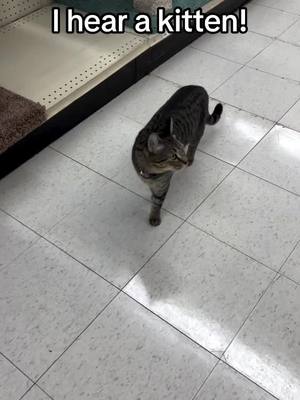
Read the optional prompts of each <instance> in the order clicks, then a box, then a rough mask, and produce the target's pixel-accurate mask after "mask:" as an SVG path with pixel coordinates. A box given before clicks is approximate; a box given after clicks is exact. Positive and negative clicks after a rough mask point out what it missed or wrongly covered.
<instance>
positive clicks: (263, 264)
mask: <svg viewBox="0 0 300 400" xmlns="http://www.w3.org/2000/svg"><path fill="white" fill-rule="evenodd" d="M186 223H187V224H189V225H191V226H192V227H193V228H195V229H197V230H199V231H201V232H203V233H205V234H206V235H208V236H210V237H211V238H213V239H215V240H217V241H218V242H220V243H222V244H224V245H225V246H227V247H230V248H231V249H232V250H234V251H237V252H238V253H240V254H242V255H243V256H245V257H247V258H249V259H250V260H252V261H255V262H256V263H257V264H260V265H262V266H263V267H265V268H267V269H268V270H269V271H272V272H274V273H278V271H277V270H276V269H274V268H272V267H270V266H269V265H267V264H265V263H263V262H262V261H259V260H257V259H256V258H254V257H252V256H250V255H249V254H247V253H244V252H243V251H242V250H240V249H238V248H237V247H234V246H233V245H232V244H230V243H227V242H225V241H224V240H222V239H220V238H217V237H216V236H214V235H213V234H212V233H210V232H208V231H206V230H205V229H203V228H200V227H199V226H197V225H195V224H194V223H193V222H190V221H186Z"/></svg>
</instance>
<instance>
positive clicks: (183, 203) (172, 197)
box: [115, 152, 232, 218]
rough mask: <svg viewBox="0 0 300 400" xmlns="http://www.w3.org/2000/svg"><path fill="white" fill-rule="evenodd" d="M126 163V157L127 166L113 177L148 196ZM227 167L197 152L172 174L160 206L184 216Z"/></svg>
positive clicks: (146, 188)
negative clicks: (184, 166)
mask: <svg viewBox="0 0 300 400" xmlns="http://www.w3.org/2000/svg"><path fill="white" fill-rule="evenodd" d="M129 163H130V159H128V167H127V168H124V170H123V171H122V172H121V173H120V174H119V175H118V176H116V177H115V180H116V181H117V182H119V183H120V184H122V185H123V186H125V187H127V188H129V189H130V190H132V191H134V192H135V193H138V194H140V195H141V196H143V197H145V198H146V199H149V200H150V198H151V193H150V190H149V188H148V187H147V186H146V185H145V184H144V183H143V182H142V181H141V180H140V178H139V177H138V176H137V174H136V172H135V170H134V169H133V167H132V166H131V165H129ZM231 170H232V166H230V165H228V164H225V163H223V162H222V161H219V160H216V159H215V158H213V157H211V156H209V155H206V154H204V153H200V152H197V153H196V155H195V160H194V163H193V165H192V166H191V167H189V168H185V169H184V170H182V171H179V172H178V173H176V174H175V175H174V176H173V178H172V182H171V186H170V189H169V192H168V194H167V197H166V200H165V202H164V205H163V207H164V209H166V210H168V211H170V212H172V213H174V214H175V215H178V216H179V217H181V218H187V217H188V216H189V215H190V213H192V212H193V211H194V210H195V208H197V207H198V205H199V204H200V203H201V202H202V201H203V200H204V199H205V197H206V196H208V195H209V193H210V192H211V191H212V190H213V189H214V188H215V187H216V186H217V185H218V184H219V183H220V182H221V180H222V179H223V178H224V177H225V176H226V175H227V174H228V173H229V172H230V171H231Z"/></svg>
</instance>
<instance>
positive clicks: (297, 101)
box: [277, 97, 300, 133]
mask: <svg viewBox="0 0 300 400" xmlns="http://www.w3.org/2000/svg"><path fill="white" fill-rule="evenodd" d="M299 101H300V97H299V99H298V100H296V102H295V103H294V104H293V105H292V106H291V107H290V108H289V109H288V110H287V112H286V113H284V114H283V115H282V117H281V118H280V119H279V120H278V121H277V124H278V125H281V126H283V127H286V128H288V129H291V130H293V131H295V132H299V133H300V130H297V129H292V128H289V127H288V126H287V125H284V124H282V123H280V122H279V121H281V120H282V119H283V118H284V117H285V116H286V115H287V114H288V113H289V112H290V111H291V109H292V108H294V107H295V105H296V104H297V103H299Z"/></svg>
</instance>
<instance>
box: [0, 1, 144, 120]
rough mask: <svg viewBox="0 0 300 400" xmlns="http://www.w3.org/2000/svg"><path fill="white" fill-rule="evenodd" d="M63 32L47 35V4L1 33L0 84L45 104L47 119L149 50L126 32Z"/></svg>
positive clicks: (135, 37)
mask: <svg viewBox="0 0 300 400" xmlns="http://www.w3.org/2000/svg"><path fill="white" fill-rule="evenodd" d="M55 6H57V5H55ZM61 9H62V10H63V9H64V7H63V6H62V7H61ZM63 15H64V13H63V14H62V16H63ZM63 19H64V18H63V17H62V18H61V20H63ZM63 31H64V29H62V33H60V34H59V35H54V34H52V33H51V7H50V6H48V7H44V8H41V9H40V10H38V11H35V12H34V13H32V14H29V15H28V16H25V17H23V18H21V19H19V20H17V21H16V22H14V23H11V24H9V25H6V26H4V27H2V28H1V29H0V54H1V57H0V85H1V86H3V87H5V88H6V89H9V90H11V91H13V92H16V93H18V94H21V95H23V96H25V97H27V98H29V99H32V100H34V101H36V102H39V103H41V104H44V105H45V106H46V108H47V112H48V115H49V116H51V115H53V114H55V113H56V112H58V111H59V110H61V109H62V108H64V107H65V106H66V105H68V104H70V103H71V102H72V101H74V100H75V99H76V98H78V97H80V96H81V95H82V94H84V93H85V92H87V91H88V90H90V89H91V88H92V87H94V86H96V85H97V84H98V83H100V82H101V81H103V80H104V79H106V78H107V77H108V76H110V75H111V74H113V73H114V72H115V71H117V70H118V69H120V68H121V67H122V66H124V65H125V64H127V63H128V62H129V61H130V60H132V59H134V58H135V57H136V56H137V55H139V54H141V53H142V52H143V51H145V50H146V49H147V48H148V47H149V39H148V38H146V37H143V36H138V35H136V34H133V33H130V32H127V33H124V34H111V35H105V34H102V33H99V34H94V35H90V34H66V33H63ZM150 41H151V40H150Z"/></svg>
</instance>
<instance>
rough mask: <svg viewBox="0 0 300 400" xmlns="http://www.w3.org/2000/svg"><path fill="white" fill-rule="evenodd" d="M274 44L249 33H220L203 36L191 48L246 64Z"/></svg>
mask: <svg viewBox="0 0 300 400" xmlns="http://www.w3.org/2000/svg"><path fill="white" fill-rule="evenodd" d="M271 42H272V39H271V38H268V37H266V36H262V35H258V34H257V33H254V32H250V31H248V32H247V33H246V34H245V33H227V34H226V35H224V34H223V33H218V34H216V35H209V34H208V35H203V36H201V37H200V38H199V39H197V40H196V41H194V42H193V43H192V44H191V46H192V47H195V48H196V49H198V50H203V51H207V52H209V53H212V54H215V55H216V56H220V57H224V58H227V59H229V60H231V61H234V62H237V63H241V64H245V63H247V62H248V61H250V60H251V59H252V58H253V57H255V56H256V55H257V54H258V53H259V52H260V51H262V50H263V49H264V48H265V47H267V46H268V45H269V44H270V43H271Z"/></svg>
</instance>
